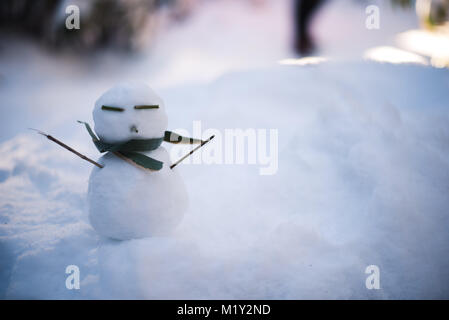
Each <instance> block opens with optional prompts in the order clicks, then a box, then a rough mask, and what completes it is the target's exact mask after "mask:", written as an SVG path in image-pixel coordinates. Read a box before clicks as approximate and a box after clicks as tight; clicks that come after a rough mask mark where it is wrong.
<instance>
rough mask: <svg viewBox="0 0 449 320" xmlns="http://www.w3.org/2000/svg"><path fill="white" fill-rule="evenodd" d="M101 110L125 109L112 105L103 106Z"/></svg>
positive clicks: (119, 110)
mask: <svg viewBox="0 0 449 320" xmlns="http://www.w3.org/2000/svg"><path fill="white" fill-rule="evenodd" d="M101 110H107V111H117V112H123V111H125V109H123V108H119V107H111V106H101Z"/></svg>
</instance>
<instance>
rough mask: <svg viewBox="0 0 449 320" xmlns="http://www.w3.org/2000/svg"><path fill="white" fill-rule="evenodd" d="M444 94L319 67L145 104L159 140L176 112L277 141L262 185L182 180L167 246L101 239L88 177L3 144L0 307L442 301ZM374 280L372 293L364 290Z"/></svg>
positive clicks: (221, 176)
mask: <svg viewBox="0 0 449 320" xmlns="http://www.w3.org/2000/svg"><path fill="white" fill-rule="evenodd" d="M448 89H449V73H448V71H447V70H438V69H433V68H429V67H422V66H411V65H400V66H396V65H391V64H376V63H323V64H318V65H316V66H310V67H307V66H278V67H274V68H272V69H268V70H256V71H247V72H240V73H230V74H227V75H225V76H223V77H221V78H219V79H218V80H217V81H216V82H214V83H212V84H210V85H204V86H200V85H197V86H190V87H187V88H186V87H174V88H167V89H165V90H163V91H162V92H159V94H160V95H161V96H162V97H164V100H165V103H166V105H167V106H170V107H169V108H168V109H167V113H168V116H169V120H170V126H169V127H170V128H171V129H174V128H176V126H179V127H181V126H182V124H184V126H185V123H186V120H185V119H186V114H185V113H183V112H182V110H185V102H186V101H189V113H188V119H192V120H197V119H201V120H202V124H203V127H204V128H217V129H219V130H222V129H225V128H276V129H278V131H279V170H278V172H277V174H275V175H272V176H260V175H258V170H257V168H255V166H253V165H208V166H206V165H201V166H200V165H184V166H180V167H179V171H180V173H181V174H183V176H184V181H185V183H186V186H187V189H188V191H189V197H190V202H191V205H190V209H189V211H188V213H187V214H186V217H185V218H184V221H183V222H182V224H181V225H180V227H179V228H178V229H177V230H176V232H175V233H174V234H173V236H171V237H155V238H147V239H140V240H131V241H123V242H120V241H112V240H106V239H102V238H99V237H98V236H97V235H96V234H95V232H94V231H93V229H92V228H91V227H90V226H89V224H88V222H87V217H86V212H87V208H86V199H85V196H86V191H87V190H86V189H87V179H88V175H89V171H90V170H91V168H90V166H89V164H88V163H85V162H81V160H79V159H77V158H76V157H75V156H73V155H71V154H68V153H67V152H65V151H63V150H61V149H60V148H59V147H58V146H56V145H54V144H50V142H47V141H45V140H43V139H42V137H35V136H32V135H31V134H22V135H19V136H15V137H14V138H12V139H10V140H8V141H5V142H4V143H2V144H1V145H0V153H1V154H2V159H1V160H0V191H1V192H0V222H1V225H0V245H1V248H0V255H1V256H0V264H1V265H0V296H1V297H5V298H59V299H60V298H68V299H80V298H187V299H195V298H213V299H219V298H223V299H224V298H230V299H234V298H266V299H298V298H332V299H334V298H449V292H448V289H447V285H446V284H447V283H448V282H449V271H448V270H449V260H448V259H447V257H448V254H449V245H448V244H449V234H448V233H447V226H448V224H449V215H448V213H449V197H447V190H448V188H449V156H448V155H449V129H448V128H449V126H448V122H449V113H448V112H447V108H448V105H447V103H448V101H449V90H448ZM74 120H75V119H74ZM80 130H82V129H81V128H80ZM72 139H73V140H69V141H68V143H70V144H72V145H74V146H83V145H84V146H85V145H86V144H87V143H90V142H88V138H86V137H85V136H80V135H75V136H74V137H72ZM89 150H93V149H89ZM73 264H74V265H77V266H78V267H79V269H80V274H81V285H80V287H81V288H80V290H67V289H66V287H65V279H66V277H67V275H66V274H65V268H66V266H67V265H73ZM372 264H374V265H377V266H379V268H380V272H381V280H380V284H381V290H367V289H366V287H365V279H366V277H367V275H366V274H365V268H366V267H367V266H368V265H372Z"/></svg>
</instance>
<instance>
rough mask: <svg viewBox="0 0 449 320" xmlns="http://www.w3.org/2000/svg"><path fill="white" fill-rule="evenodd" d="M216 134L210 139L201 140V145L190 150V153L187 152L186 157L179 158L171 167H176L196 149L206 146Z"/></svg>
mask: <svg viewBox="0 0 449 320" xmlns="http://www.w3.org/2000/svg"><path fill="white" fill-rule="evenodd" d="M214 137H215V136H211V137H210V138H209V139H207V140H205V141H203V142H201V144H200V145H199V146H197V147H196V148H195V149H193V150H192V151H190V152H189V153H188V154H186V155H185V156H184V157H182V158H181V159H179V160H178V161H176V162H175V163H173V164H172V165H171V166H170V169H173V168H174V167H176V166H177V165H178V164H179V163H180V162H181V161H183V160H184V159H185V158H187V157H188V156H190V155H191V154H192V153H194V152H195V151H196V150H198V149H199V148H201V147H202V146H204V145H205V144H206V143H208V142H209V141H211V140H212V139H213V138H214Z"/></svg>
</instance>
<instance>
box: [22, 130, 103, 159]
mask: <svg viewBox="0 0 449 320" xmlns="http://www.w3.org/2000/svg"><path fill="white" fill-rule="evenodd" d="M29 129H31V130H35V131H37V133H39V134H41V135H43V136H45V137H47V139H48V140H51V141H53V142H55V143H57V144H59V145H60V146H61V147H63V148H64V149H67V150H69V151H70V152H72V153H74V154H76V155H77V156H78V157H80V158H81V159H83V160H86V161H88V162H90V163H92V164H93V165H96V166H97V167H99V168H103V167H104V166H103V165H102V164H99V163H98V162H95V161H94V160H92V159H90V158H88V157H86V156H85V155H83V154H81V153H79V152H78V151H76V150H75V149H73V148H71V147H69V146H68V145H66V144H65V143H63V142H61V141H59V140H58V139H56V138H54V137H52V136H51V135H49V134H46V133H45V132H42V131H40V130H36V129H32V128H29Z"/></svg>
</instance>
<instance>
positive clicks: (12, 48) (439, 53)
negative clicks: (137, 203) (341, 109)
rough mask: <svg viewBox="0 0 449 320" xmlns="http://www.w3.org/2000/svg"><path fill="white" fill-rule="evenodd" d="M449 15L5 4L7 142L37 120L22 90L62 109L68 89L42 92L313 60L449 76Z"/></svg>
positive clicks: (160, 0) (357, 1)
mask: <svg viewBox="0 0 449 320" xmlns="http://www.w3.org/2000/svg"><path fill="white" fill-rule="evenodd" d="M69 5H76V6H78V8H79V10H80V29H67V28H66V19H67V17H69V15H70V14H69V13H66V8H67V6H69ZM369 5H375V6H377V8H378V9H379V12H378V16H379V17H378V18H379V28H378V29H369V28H367V27H366V21H367V19H368V18H369V16H370V14H371V12H367V11H366V10H367V7H368V6H369ZM448 7H449V1H447V0H433V1H431V0H418V1H412V0H373V1H366V0H327V1H325V0H302V1H299V0H280V1H273V0H240V1H238V0H130V1H121V0H94V1H85V0H73V1H65V0H64V1H63V0H42V1H32V0H15V1H14V0H5V1H2V3H1V4H0V68H1V69H0V81H1V82H0V94H2V96H3V99H2V110H1V111H0V112H1V117H2V119H3V120H4V121H5V123H7V124H6V125H5V126H2V128H0V133H1V135H0V136H1V140H4V139H5V138H7V137H11V135H12V134H14V133H17V131H14V130H15V128H13V127H9V126H8V123H13V122H14V121H13V119H11V117H13V116H14V115H18V116H19V117H22V116H25V117H27V114H29V113H27V112H26V111H24V112H21V111H20V110H23V109H24V108H28V107H27V106H28V105H29V103H28V102H27V101H23V100H21V99H26V97H25V96H22V95H21V94H20V91H22V90H26V91H29V90H35V89H37V86H39V88H40V92H42V94H40V93H38V96H39V99H43V100H44V101H43V104H45V106H46V108H56V107H55V105H58V104H60V102H59V101H58V102H56V101H55V99H56V98H57V97H58V99H59V97H60V96H62V95H65V94H68V93H67V92H66V90H67V88H60V89H56V87H52V88H51V89H50V88H47V89H48V90H52V92H51V94H50V93H48V94H47V95H45V94H44V93H43V90H47V89H46V87H47V86H46V83H51V82H52V81H53V80H55V79H56V78H57V79H60V78H61V77H64V79H65V81H77V80H80V82H81V83H82V84H85V83H89V81H92V82H93V84H92V85H93V86H97V88H107V87H109V86H111V84H113V83H116V82H118V81H122V80H123V81H125V80H129V79H135V80H144V81H146V82H149V83H151V85H152V86H154V87H155V88H156V89H159V88H163V87H170V86H176V85H178V84H183V85H188V84H195V83H207V82H210V81H213V80H214V79H217V78H219V77H220V76H221V75H223V74H226V73H228V72H232V71H238V70H250V69H256V68H264V67H271V66H273V65H275V64H276V63H284V64H289V63H297V61H296V62H295V60H294V59H297V58H300V57H307V56H314V57H316V56H320V57H326V58H337V59H340V60H344V59H347V60H350V59H362V58H365V59H372V60H379V61H388V62H393V63H401V62H412V63H421V64H425V65H432V66H435V67H445V66H448V61H449V58H448V57H449V36H448V28H449V27H448V24H447V19H448ZM290 59H293V60H290ZM56 82H57V84H56V85H57V86H62V85H63V83H61V82H60V81H59V80H58V81H56ZM66 84H67V82H66ZM53 85H54V83H53ZM68 87H70V88H71V89H70V90H71V91H72V92H73V90H75V91H76V90H78V89H77V86H76V85H75V86H74V85H73V84H72V85H70V86H68ZM91 88H93V87H91ZM90 92H94V91H93V90H90ZM97 92H98V91H97ZM83 94H86V93H85V92H84V93H83ZM96 94H97V93H96ZM94 97H95V96H92V97H89V98H90V99H91V100H90V101H94ZM33 100H34V99H33ZM66 100H67V99H66ZM70 100H72V101H73V98H72V99H70ZM66 103H68V104H69V105H70V103H71V102H70V101H66ZM73 107H75V106H73ZM55 112H57V111H55ZM7 119H10V120H12V121H8V120H7Z"/></svg>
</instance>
